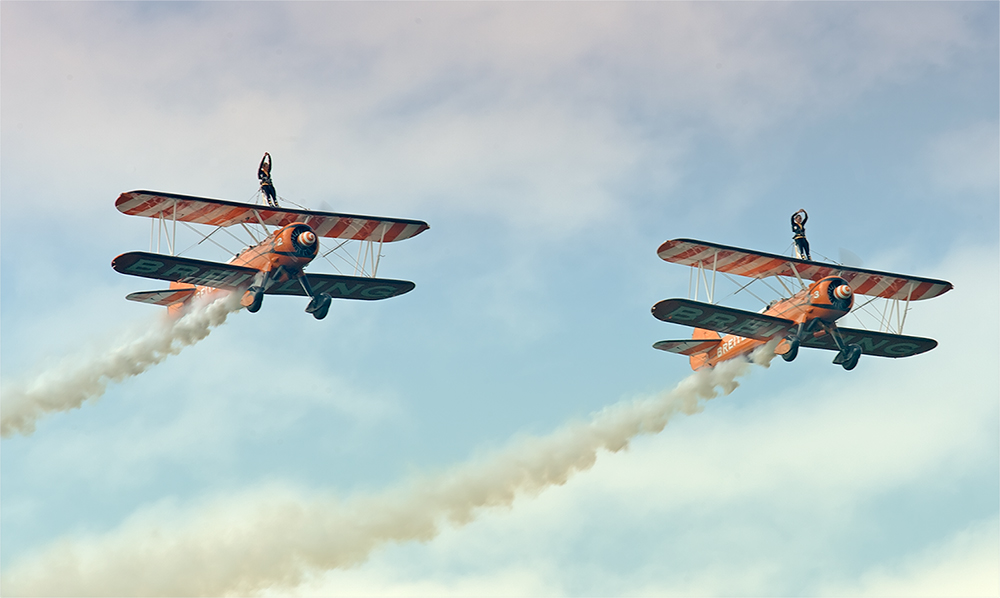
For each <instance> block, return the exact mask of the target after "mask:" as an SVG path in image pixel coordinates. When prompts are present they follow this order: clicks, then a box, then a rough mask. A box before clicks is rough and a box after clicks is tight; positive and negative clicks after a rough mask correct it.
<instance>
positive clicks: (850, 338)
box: [801, 326, 937, 357]
mask: <svg viewBox="0 0 1000 598" xmlns="http://www.w3.org/2000/svg"><path fill="white" fill-rule="evenodd" d="M837 330H839V331H840V335H841V337H842V338H843V339H844V342H845V343H847V344H849V345H858V346H859V347H861V353H863V354H864V355H875V356H877V357H911V356H913V355H919V354H921V353H926V352H927V351H930V350H931V349H933V348H934V347H936V346H937V341H936V340H934V339H932V338H921V337H919V336H903V335H902V334H889V333H887V332H875V331H873V330H858V329H855V328H841V327H840V326H838V327H837ZM801 346H803V347H811V348H813V349H829V350H830V351H839V350H840V349H838V348H837V343H836V342H834V340H833V338H832V337H831V336H830V335H829V334H823V335H821V336H818V337H816V336H810V337H808V338H807V339H805V340H803V341H802V345H801Z"/></svg>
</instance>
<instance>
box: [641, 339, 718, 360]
mask: <svg viewBox="0 0 1000 598" xmlns="http://www.w3.org/2000/svg"><path fill="white" fill-rule="evenodd" d="M720 342H722V341H721V340H720V339H690V338H689V339H685V340H682V341H660V342H658V343H654V344H653V348H654V349H659V350H660V351H670V352H671V353H680V354H681V355H688V356H691V355H698V354H699V353H705V352H706V351H711V350H713V349H715V348H717V347H718V346H719V343H720Z"/></svg>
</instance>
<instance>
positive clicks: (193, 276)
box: [111, 251, 416, 301]
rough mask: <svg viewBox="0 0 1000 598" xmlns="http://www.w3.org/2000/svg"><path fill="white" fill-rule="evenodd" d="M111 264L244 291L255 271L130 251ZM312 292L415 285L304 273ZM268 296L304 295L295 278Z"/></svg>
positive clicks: (381, 292) (387, 292)
mask: <svg viewBox="0 0 1000 598" xmlns="http://www.w3.org/2000/svg"><path fill="white" fill-rule="evenodd" d="M111 267H112V268H114V269H115V270H116V271H118V272H121V273H122V274H129V275H131V276H141V277H143V278H152V279H154V280H168V281H171V282H181V283H187V284H193V285H198V286H207V287H213V288H217V289H223V290H227V291H239V292H242V291H244V290H246V289H247V288H248V287H249V286H250V285H251V284H253V281H254V277H255V276H256V275H257V270H255V269H253V268H247V267H246V266H236V265H234V264H224V263H220V262H210V261H206V260H196V259H192V258H186V257H178V256H172V255H160V254H157V253H147V252H144V251H133V252H130V253H124V254H122V255H119V256H118V257H116V258H115V259H114V260H113V261H112V262H111ZM306 276H307V279H308V280H309V284H310V286H312V289H313V291H314V292H315V293H327V294H329V295H330V296H331V297H333V298H335V299H360V300H368V301H371V300H377V299H387V298H389V297H395V296H396V295H402V294H403V293H408V292H409V291H412V290H413V288H414V287H415V286H416V285H414V284H413V283H412V282H410V281H407V280H391V279H387V278H367V277H362V276H341V275H336V274H308V275H306ZM265 293H266V294H268V295H300V296H308V295H307V294H306V292H305V289H303V288H302V284H301V283H300V282H299V280H298V279H297V278H294V277H293V278H291V279H289V280H286V281H284V282H281V283H278V284H275V285H273V286H270V287H268V288H267V290H266V291H265Z"/></svg>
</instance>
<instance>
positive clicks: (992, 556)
mask: <svg viewBox="0 0 1000 598" xmlns="http://www.w3.org/2000/svg"><path fill="white" fill-rule="evenodd" d="M998 532H1000V521H998V520H997V518H996V517H992V518H989V519H986V520H983V521H977V522H975V523H973V524H972V525H970V526H969V527H968V528H966V529H963V530H960V531H958V532H956V533H955V534H953V535H952V536H951V537H948V538H946V539H944V540H943V541H942V542H941V543H940V544H937V545H934V546H929V547H927V548H924V549H923V550H918V551H914V553H912V554H909V555H907V556H906V558H904V559H903V560H902V561H901V562H898V563H894V564H892V565H888V566H886V565H882V566H878V567H874V568H872V569H871V570H869V571H867V572H865V574H864V575H862V577H861V579H860V580H859V581H858V584H857V585H856V586H844V587H834V588H831V589H830V591H829V592H828V595H835V596H996V595H997V594H998V593H1000V565H998V563H1000V548H998V543H1000V533H998Z"/></svg>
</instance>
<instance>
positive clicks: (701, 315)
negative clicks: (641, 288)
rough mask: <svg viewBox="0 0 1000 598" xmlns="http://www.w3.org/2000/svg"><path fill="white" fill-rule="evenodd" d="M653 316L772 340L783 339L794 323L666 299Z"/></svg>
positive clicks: (700, 303) (681, 300) (677, 322)
mask: <svg viewBox="0 0 1000 598" xmlns="http://www.w3.org/2000/svg"><path fill="white" fill-rule="evenodd" d="M653 316H654V317H655V318H656V319H658V320H663V321H664V322H673V323H675V324H684V325H685V326H694V327H695V328H704V329H705V330H715V331H716V332H723V333H726V334H735V335H737V336H743V337H746V338H753V339H757V340H761V341H769V340H771V339H772V338H776V337H780V336H784V335H785V334H787V333H788V330H789V329H791V328H792V327H793V326H795V322H793V321H791V320H786V319H784V318H776V317H774V316H766V315H764V314H758V313H754V312H752V311H743V310H742V309H733V308H731V307H722V306H721V305H713V304H711V303H702V302H700V301H692V300H690V299H664V300H663V301H660V302H659V303H657V304H656V305H654V306H653Z"/></svg>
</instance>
